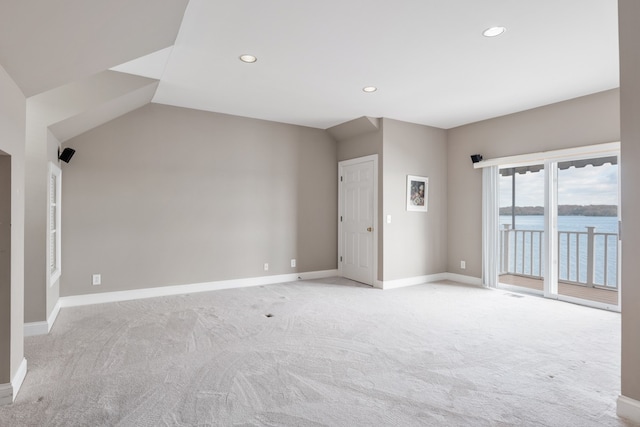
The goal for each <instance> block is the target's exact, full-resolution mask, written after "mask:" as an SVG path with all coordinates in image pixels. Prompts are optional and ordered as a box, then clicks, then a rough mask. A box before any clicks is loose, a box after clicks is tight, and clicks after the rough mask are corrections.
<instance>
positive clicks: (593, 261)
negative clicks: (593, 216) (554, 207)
mask: <svg viewBox="0 0 640 427" xmlns="http://www.w3.org/2000/svg"><path fill="white" fill-rule="evenodd" d="M586 228H587V231H559V232H558V280H559V281H562V282H565V283H571V284H577V285H582V286H587V287H591V288H593V287H598V288H604V289H612V290H617V288H618V234H617V233H598V232H596V231H595V227H586ZM543 239H544V231H541V230H518V229H516V230H512V229H510V225H508V224H505V225H503V229H502V230H500V242H501V244H500V274H514V275H518V276H525V277H532V278H536V279H542V278H543V276H544V262H543V261H542V260H544V250H543V247H544V243H543V242H544V240H543Z"/></svg>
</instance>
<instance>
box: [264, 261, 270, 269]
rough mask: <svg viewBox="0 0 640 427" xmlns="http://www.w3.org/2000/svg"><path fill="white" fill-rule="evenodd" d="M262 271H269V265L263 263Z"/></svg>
mask: <svg viewBox="0 0 640 427" xmlns="http://www.w3.org/2000/svg"><path fill="white" fill-rule="evenodd" d="M264 271H269V263H268V262H265V263H264Z"/></svg>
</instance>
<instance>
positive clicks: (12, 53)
mask: <svg viewBox="0 0 640 427" xmlns="http://www.w3.org/2000/svg"><path fill="white" fill-rule="evenodd" d="M187 3H188V0H104V1H93V0H89V1H88V0H28V1H25V0H2V2H0V63H1V64H2V65H3V67H4V68H5V69H6V70H7V72H8V73H9V74H10V75H11V77H12V78H13V79H14V81H15V82H16V84H17V85H18V86H19V87H20V89H21V90H22V92H23V93H24V94H25V96H26V97H30V96H33V95H36V94H38V93H42V92H45V91H47V90H50V89H53V88H56V87H59V86H62V85H64V84H67V83H70V82H74V81H77V80H81V79H83V78H85V77H87V76H90V75H93V74H96V73H99V72H101V71H104V70H107V69H109V68H111V67H113V66H116V65H118V64H122V63H124V62H127V61H130V60H132V59H134V58H138V57H141V56H144V55H147V54H149V53H152V52H154V51H157V50H160V49H163V48H166V47H168V46H171V45H173V43H174V42H175V39H176V35H177V33H178V29H179V28H180V24H181V22H182V18H183V15H184V11H185V8H186V6H187Z"/></svg>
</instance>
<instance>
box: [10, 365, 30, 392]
mask: <svg viewBox="0 0 640 427" xmlns="http://www.w3.org/2000/svg"><path fill="white" fill-rule="evenodd" d="M26 376H27V359H25V358H24V357H23V358H22V362H20V367H18V372H16V374H15V375H14V377H13V379H12V380H11V386H12V387H13V400H16V396H17V395H18V392H19V391H20V387H22V383H23V382H24V379H25V377H26Z"/></svg>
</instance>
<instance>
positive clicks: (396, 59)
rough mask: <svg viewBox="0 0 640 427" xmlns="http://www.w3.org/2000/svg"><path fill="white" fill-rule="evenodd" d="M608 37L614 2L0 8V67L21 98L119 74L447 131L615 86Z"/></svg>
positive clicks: (222, 99) (248, 110) (322, 124)
mask: <svg viewBox="0 0 640 427" xmlns="http://www.w3.org/2000/svg"><path fill="white" fill-rule="evenodd" d="M492 26H504V27H506V31H505V32H504V33H503V34H502V35H500V36H498V37H494V38H488V37H484V36H483V35H482V32H483V30H485V29H486V28H488V27H492ZM617 34H618V33H617V2H616V1H615V0H562V1H557V0H518V1H514V0H482V1H479V0H446V1H445V0H394V1H389V0H385V1H383V0H324V1H314V2H312V1H300V0H270V1H265V0H234V1H222V0H190V1H188V4H187V0H109V1H102V2H95V1H86V0H33V1H24V0H3V2H2V4H1V5H0V64H2V66H4V68H5V69H6V70H7V71H8V72H9V74H10V75H11V76H12V77H13V78H14V80H15V81H16V82H17V84H18V85H19V86H20V88H21V89H22V90H23V92H24V93H25V95H27V96H32V95H36V94H38V93H42V92H44V91H47V90H50V89H53V88H55V87H58V86H61V85H64V84H68V83H71V82H74V81H77V80H79V79H83V78H87V77H88V76H91V75H93V74H97V73H99V72H101V71H104V70H106V69H109V68H112V67H115V66H116V65H118V64H122V65H120V66H119V67H116V68H115V69H116V70H118V71H124V72H127V73H132V74H139V75H142V76H145V77H152V78H156V79H159V84H158V86H157V89H156V90H155V93H154V95H153V102H158V103H165V104H170V105H176V106H182V107H187V108H196V109H202V110H208V111H215V112H221V113H228V114H235V115H241V116H246V117H254V118H260V119H266V120H275V121H279V122H285V123H293V124H300V125H305V126H312V127H318V128H323V129H324V128H329V127H331V126H334V125H337V124H339V123H343V122H346V121H348V120H351V119H354V118H357V117H361V116H370V117H389V118H394V119H398V120H404V121H409V122H414V123H421V124H425V125H430V126H436V127H441V128H451V127H455V126H458V125H461V124H465V123H469V122H475V121H479V120H483V119H487V118H491V117H496V116H500V115H505V114H509V113H513V112H517V111H522V110H525V109H529V108H533V107H537V106H541V105H546V104H550V103H553V102H558V101H562V100H566V99H570V98H575V97H578V96H582V95H587V94H591V93H595V92H600V91H603V90H607V89H612V88H615V87H617V86H618V35H617ZM172 45H173V47H171V46H172ZM154 52H156V53H154ZM247 53H248V54H252V55H255V56H256V57H257V59H258V60H257V62H255V63H253V64H247V63H243V62H241V61H240V60H239V56H240V55H242V54H247ZM136 58H140V59H136ZM365 86H376V87H377V91H376V92H373V93H365V92H363V90H362V89H363V88H364V87H365Z"/></svg>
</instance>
